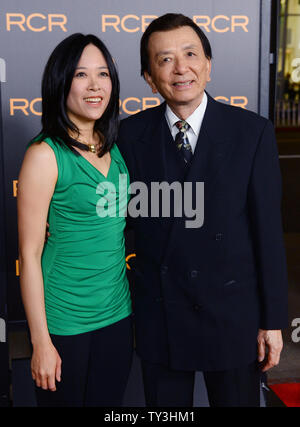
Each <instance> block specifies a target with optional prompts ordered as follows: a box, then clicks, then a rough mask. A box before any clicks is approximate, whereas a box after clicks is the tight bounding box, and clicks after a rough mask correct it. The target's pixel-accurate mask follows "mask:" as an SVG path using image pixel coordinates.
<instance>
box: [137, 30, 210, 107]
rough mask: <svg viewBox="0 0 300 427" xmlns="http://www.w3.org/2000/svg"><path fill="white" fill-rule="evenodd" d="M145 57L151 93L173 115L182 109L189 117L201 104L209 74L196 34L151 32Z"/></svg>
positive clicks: (207, 60) (207, 63)
mask: <svg viewBox="0 0 300 427" xmlns="http://www.w3.org/2000/svg"><path fill="white" fill-rule="evenodd" d="M148 54H149V65H150V70H151V74H149V73H148V72H145V74H144V75H145V79H146V81H147V82H148V84H149V85H150V86H151V88H152V91H153V93H157V92H159V93H160V94H161V96H162V97H163V98H164V99H165V100H166V101H167V103H168V105H169V106H170V107H171V108H172V109H173V111H174V112H175V113H176V111H177V109H178V108H179V109H182V108H184V109H185V110H186V111H190V114H192V112H193V111H194V110H195V109H196V108H197V107H198V105H200V103H201V100H202V97H203V93H204V89H205V87H206V83H207V82H208V81H210V70H211V61H210V60H209V59H207V58H206V56H205V54H204V50H203V47H202V43H201V40H200V38H199V37H198V35H197V33H196V32H195V31H194V30H193V29H192V28H191V27H189V26H183V27H179V28H177V29H174V30H171V31H157V32H154V33H152V34H151V36H150V38H149V42H148Z"/></svg>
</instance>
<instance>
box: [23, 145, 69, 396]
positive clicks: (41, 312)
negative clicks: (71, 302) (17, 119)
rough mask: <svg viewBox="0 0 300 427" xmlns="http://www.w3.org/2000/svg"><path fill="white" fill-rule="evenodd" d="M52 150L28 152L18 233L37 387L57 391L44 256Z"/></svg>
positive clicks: (35, 147)
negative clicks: (48, 318) (45, 286)
mask: <svg viewBox="0 0 300 427" xmlns="http://www.w3.org/2000/svg"><path fill="white" fill-rule="evenodd" d="M57 174H58V172H57V163H56V159H55V155H54V152H53V150H52V149H51V148H50V147H49V146H48V145H47V144H46V143H44V142H42V143H40V144H38V143H36V144H34V145H32V146H31V147H30V148H29V149H28V150H27V152H26V155H25V158H24V161H23V164H22V168H21V171H20V176H19V183H18V203H17V205H18V232H19V262H20V284H21V295H22V300H23V304H24V308H25V312H26V317H27V320H28V325H29V329H30V335H31V341H32V345H33V356H32V362H31V368H32V376H33V379H34V380H35V381H36V383H37V385H38V386H41V387H42V388H44V389H47V388H49V389H51V390H55V378H56V379H57V380H60V363H61V361H60V358H59V355H58V353H57V352H56V349H55V348H54V346H53V344H52V342H51V338H50V335H49V332H48V327H47V320H46V313H45V302H44V285H43V276H42V268H41V255H42V251H43V246H44V241H45V230H46V222H47V215H48V209H49V204H50V201H51V197H52V195H53V192H54V188H55V184H56V181H57Z"/></svg>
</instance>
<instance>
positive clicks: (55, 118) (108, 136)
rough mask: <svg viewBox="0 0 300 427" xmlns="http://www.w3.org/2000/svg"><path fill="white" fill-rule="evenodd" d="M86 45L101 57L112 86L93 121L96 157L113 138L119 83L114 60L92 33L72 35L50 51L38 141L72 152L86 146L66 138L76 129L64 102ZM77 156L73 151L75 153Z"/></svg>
mask: <svg viewBox="0 0 300 427" xmlns="http://www.w3.org/2000/svg"><path fill="white" fill-rule="evenodd" d="M88 44H93V45H94V46H96V47H97V48H98V49H99V50H100V51H101V52H102V54H103V56H104V58H105V60H106V63H107V66H108V70H109V74H110V78H111V84H112V92H111V96H110V100H109V103H108V105H107V107H106V110H105V111H104V113H103V115H102V116H101V117H100V118H99V119H98V120H96V122H95V126H94V130H95V132H97V133H98V134H99V136H100V137H101V138H102V141H101V142H102V147H101V150H100V153H99V157H101V156H103V155H104V154H105V153H106V152H108V151H109V150H110V149H111V147H112V145H113V143H114V142H115V140H116V137H117V131H118V123H119V91H120V84H119V78H118V73H117V70H116V67H115V64H114V61H113V59H112V57H111V54H110V53H109V51H108V49H107V48H106V46H105V45H104V43H103V42H102V41H101V40H100V39H99V38H98V37H96V36H94V35H92V34H88V35H84V34H81V33H76V34H72V35H71V36H69V37H67V38H66V39H64V40H63V41H62V42H61V43H59V45H58V46H56V48H55V49H54V51H53V52H52V54H51V55H50V58H49V59H48V62H47V64H46V67H45V70H44V74H43V80H42V130H41V132H40V134H39V137H38V139H36V140H38V141H42V140H43V139H44V138H45V137H51V138H53V139H54V140H56V141H57V142H59V143H61V142H62V141H63V143H65V144H66V145H67V146H69V147H70V148H71V149H72V150H73V151H74V152H76V150H74V149H73V146H77V147H79V148H81V149H83V150H87V149H88V147H87V146H86V145H85V144H81V143H80V142H78V141H76V140H75V139H73V138H72V137H71V136H70V134H69V133H70V132H69V131H71V132H72V134H73V133H75V134H78V135H79V129H78V128H77V126H76V125H75V124H74V123H72V121H71V120H70V119H69V117H68V115H67V111H66V101H67V97H68V94H69V91H70V88H71V84H72V80H73V77H74V73H75V69H76V66H77V64H78V62H79V60H80V57H81V54H82V52H83V50H84V48H85V47H86V46H87V45H88ZM76 153H77V152H76Z"/></svg>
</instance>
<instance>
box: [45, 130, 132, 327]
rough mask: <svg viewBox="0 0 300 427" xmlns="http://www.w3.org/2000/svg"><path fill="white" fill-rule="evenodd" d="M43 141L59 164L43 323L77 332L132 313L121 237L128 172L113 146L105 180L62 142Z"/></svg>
mask: <svg viewBox="0 0 300 427" xmlns="http://www.w3.org/2000/svg"><path fill="white" fill-rule="evenodd" d="M44 141H45V142H46V143H47V144H48V145H49V146H50V147H51V148H52V149H53V151H54V153H55V156H56V161H57V167H58V179H57V183H56V186H55V190H54V194H53V197H52V200H51V203H50V207H49V213H48V222H49V224H50V229H49V231H50V237H49V238H48V241H47V243H46V244H45V247H44V251H43V255H42V271H43V279H44V292H45V307H46V316H47V324H48V329H49V332H50V333H51V334H55V335H74V334H80V333H83V332H88V331H92V330H96V329H98V328H102V327H105V326H108V325H111V324H113V323H115V322H117V321H118V320H121V319H123V318H125V317H127V316H128V315H129V314H130V313H131V299H130V293H129V285H128V281H127V277H126V261H125V241H124V228H125V211H126V205H127V194H128V193H127V190H128V185H129V176H128V171H127V168H126V165H125V163H124V160H123V158H122V156H121V154H120V152H119V150H118V148H117V146H116V145H115V144H114V146H113V147H112V149H111V152H110V155H111V165H110V169H109V172H108V175H107V177H106V178H105V176H104V175H102V174H101V172H99V171H98V170H97V169H96V168H95V167H94V166H93V165H92V164H91V163H90V162H89V161H87V160H86V159H85V158H84V157H83V156H81V155H76V154H75V153H74V152H72V150H70V148H68V147H67V146H65V145H60V144H59V143H57V142H55V141H54V140H52V139H50V138H46V139H45V140H44Z"/></svg>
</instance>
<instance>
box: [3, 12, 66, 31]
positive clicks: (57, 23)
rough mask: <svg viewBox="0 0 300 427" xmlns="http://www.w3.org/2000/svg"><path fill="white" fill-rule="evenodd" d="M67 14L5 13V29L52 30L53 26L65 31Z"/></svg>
mask: <svg viewBox="0 0 300 427" xmlns="http://www.w3.org/2000/svg"><path fill="white" fill-rule="evenodd" d="M66 23H67V16H66V15H63V14H58V13H50V14H48V15H43V14H42V13H31V14H30V15H28V16H25V15H24V14H23V13H7V14H6V30H7V31H12V30H13V29H16V27H18V28H19V29H20V30H21V31H27V30H29V31H34V32H41V31H50V32H51V31H53V27H59V28H60V29H61V30H62V31H64V32H66V31H67V28H66Z"/></svg>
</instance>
